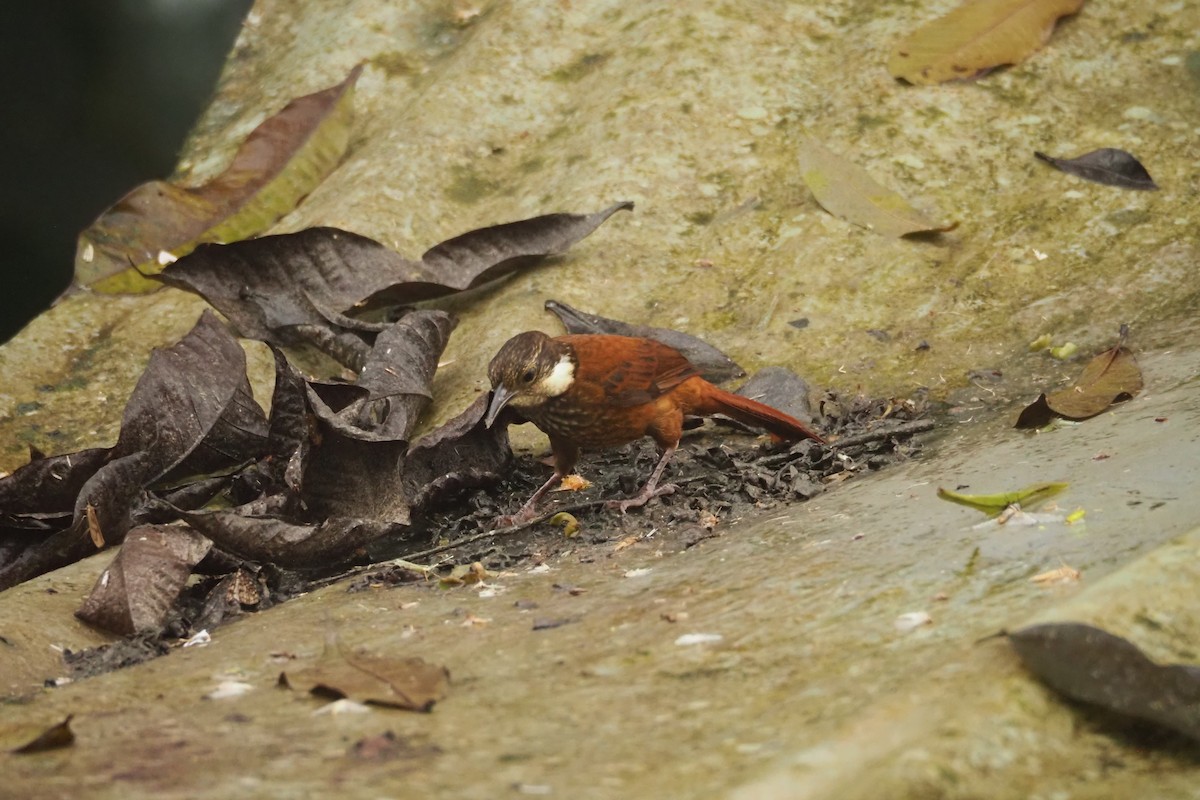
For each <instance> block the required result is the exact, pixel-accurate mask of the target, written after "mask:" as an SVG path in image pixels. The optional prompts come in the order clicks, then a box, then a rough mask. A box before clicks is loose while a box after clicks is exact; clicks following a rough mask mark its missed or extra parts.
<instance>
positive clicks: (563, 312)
mask: <svg viewBox="0 0 1200 800" xmlns="http://www.w3.org/2000/svg"><path fill="white" fill-rule="evenodd" d="M546 310H547V311H550V312H551V313H553V314H554V315H555V316H557V317H558V318H559V319H560V320H562V324H563V325H564V326H565V327H566V329H567V333H608V334H614V335H617V336H638V337H641V338H643V339H654V340H655V341H658V342H662V343H663V344H665V345H667V346H668V347H674V348H675V349H676V350H678V351H679V352H680V353H683V355H684V358H686V359H687V360H688V361H690V362H692V365H693V366H694V367H696V369H698V370H699V371H700V374H701V375H703V376H704V378H705V380H709V381H712V382H713V383H723V382H724V381H728V380H733V379H734V378H740V377H742V376H743V375H745V374H746V371H745V370H744V369H742V368H741V367H739V366H738V365H737V364H736V363H734V361H733V359H731V358H730V357H729V356H727V355H725V354H724V353H722V352H721V351H720V350H718V349H717V348H715V347H713V346H712V345H711V344H709V343H708V342H705V341H703V340H701V339H698V338H696V337H695V336H691V335H689V334H686V333H680V332H679V331H673V330H670V329H668V328H653V327H651V326H649V325H632V324H630V323H628V322H621V321H619V320H615V319H608V318H607V317H599V316H596V315H595V314H587V313H585V312H583V311H579V310H578V309H575V308H571V306H569V305H567V304H566V303H560V302H558V301H557V300H547V301H546Z"/></svg>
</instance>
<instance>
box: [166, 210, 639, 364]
mask: <svg viewBox="0 0 1200 800" xmlns="http://www.w3.org/2000/svg"><path fill="white" fill-rule="evenodd" d="M632 207H633V206H632V203H619V204H617V205H614V206H612V207H610V208H608V209H605V210H604V211H600V212H597V213H595V214H548V215H546V216H541V217H534V218H533V219H527V220H521V221H519V222H510V223H507V224H503V225H496V226H493V227H490V228H482V229H479V230H475V231H471V232H470V233H466V234H463V235H461V236H457V237H455V238H453V239H450V240H448V241H446V242H443V243H442V244H440V245H437V246H435V247H433V248H431V249H430V250H429V251H427V252H426V253H425V255H424V256H423V257H422V259H421V260H420V261H413V260H410V259H406V258H404V257H403V256H401V255H399V254H398V253H396V252H394V251H393V250H390V249H388V248H387V247H384V246H383V245H382V244H380V243H379V242H376V241H374V240H373V239H368V238H367V237H365V236H359V235H358V234H355V233H350V232H348V231H343V230H338V229H337V228H309V229H307V230H303V231H298V232H296V233H289V234H282V235H279V236H264V237H262V238H259V239H251V240H246V241H240V242H234V243H232V244H227V245H214V244H209V245H201V246H200V247H198V248H196V250H195V251H194V252H193V253H191V254H190V255H188V256H185V257H184V258H181V259H179V260H178V261H176V262H175V263H174V264H171V265H170V266H168V267H167V268H166V269H165V270H164V271H163V272H162V273H161V274H160V275H159V276H158V278H159V279H160V280H162V281H163V282H164V283H167V284H169V285H171V286H176V287H178V288H181V289H186V290H188V291H191V292H195V293H197V294H199V295H201V296H202V297H204V298H205V299H206V300H208V302H210V303H211V304H212V305H214V306H215V307H216V308H217V309H218V310H219V311H220V312H221V313H222V314H224V315H225V316H226V317H228V318H229V320H230V322H232V323H233V325H234V326H235V327H236V328H237V329H238V330H239V331H240V332H241V334H242V335H243V336H246V337H248V338H252V339H261V340H263V341H266V342H272V343H275V344H283V345H289V344H299V343H311V344H315V345H317V346H318V347H320V348H321V349H322V350H324V351H325V352H327V353H329V354H330V355H333V356H334V357H335V358H338V359H339V360H340V361H341V362H342V363H343V364H347V365H348V366H354V367H357V366H358V365H357V364H355V363H352V362H353V361H354V360H355V359H357V358H361V356H362V354H363V351H365V344H364V345H363V347H362V348H358V346H357V345H356V344H355V342H354V341H351V340H350V339H347V338H346V337H352V338H353V339H355V340H359V339H358V337H357V335H356V334H354V333H352V332H351V331H352V330H357V331H362V332H363V333H364V334H365V335H373V334H374V333H375V332H376V331H378V326H377V325H375V324H373V323H366V322H362V321H359V320H355V319H353V318H352V317H351V316H349V315H351V314H352V313H356V312H358V311H362V310H364V309H367V308H378V307H381V306H387V305H401V304H409V303H413V302H415V301H418V300H425V299H429V298H432V297H439V296H442V295H445V294H450V293H453V292H457V291H462V290H464V289H469V288H472V287H474V286H477V285H479V284H482V283H486V282H487V281H490V280H494V279H496V278H499V277H502V276H503V275H507V274H508V273H510V272H513V271H515V270H517V269H519V268H521V267H523V266H526V265H528V264H530V263H532V262H533V261H536V260H537V259H540V258H544V257H546V256H552V255H557V254H559V253H562V252H564V251H565V250H566V249H567V248H569V247H570V246H571V245H573V244H574V243H576V242H578V241H579V240H580V239H582V238H583V237H585V236H587V235H588V234H589V233H591V232H592V231H594V230H595V229H596V228H597V227H598V226H599V225H600V224H601V223H603V222H604V221H605V220H606V219H608V218H609V217H610V216H612V214H614V213H616V212H617V211H618V210H620V209H625V208H632ZM359 341H361V340H359ZM335 351H336V352H335Z"/></svg>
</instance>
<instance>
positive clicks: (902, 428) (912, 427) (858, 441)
mask: <svg viewBox="0 0 1200 800" xmlns="http://www.w3.org/2000/svg"><path fill="white" fill-rule="evenodd" d="M935 427H937V423H935V422H934V421H933V420H931V419H916V420H913V421H912V422H903V423H901V424H899V425H897V426H895V427H893V428H880V429H877V430H873V431H867V432H865V433H859V434H856V435H854V436H847V437H846V438H845V439H838V440H836V441H834V442H830V444H832V445H833V446H834V447H838V448H846V447H858V446H859V445H864V444H868V443H870V442H877V441H879V440H880V439H890V438H891V437H893V436H913V435H915V434H918V433H924V432H925V431H930V430H933V429H934V428H935Z"/></svg>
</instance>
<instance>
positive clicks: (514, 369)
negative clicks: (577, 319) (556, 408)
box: [484, 331, 575, 428]
mask: <svg viewBox="0 0 1200 800" xmlns="http://www.w3.org/2000/svg"><path fill="white" fill-rule="evenodd" d="M488 378H489V379H490V380H491V382H492V402H491V403H490V404H489V405H488V410H487V416H486V417H484V423H485V424H486V425H487V426H488V427H489V428H490V427H491V426H492V423H493V422H495V421H496V416H497V415H498V414H499V413H500V411H501V410H503V409H504V407H505V406H510V405H511V406H513V407H514V408H531V407H533V406H539V405H541V404H542V403H544V402H546V401H547V400H549V399H550V398H551V397H558V396H559V395H560V394H562V393H563V392H565V391H567V389H570V388H571V384H572V383H573V382H574V381H575V354H574V353H573V352H572V351H571V348H570V346H568V345H566V344H563V343H561V342H556V341H555V340H554V339H551V338H550V337H549V336H547V335H546V334H544V333H542V332H541V331H527V332H525V333H518V334H517V335H516V336H514V337H513V338H511V339H509V340H508V341H507V342H505V343H504V346H503V347H501V348H500V352H498V353H496V355H495V357H494V358H493V359H492V362H491V363H490V364H488Z"/></svg>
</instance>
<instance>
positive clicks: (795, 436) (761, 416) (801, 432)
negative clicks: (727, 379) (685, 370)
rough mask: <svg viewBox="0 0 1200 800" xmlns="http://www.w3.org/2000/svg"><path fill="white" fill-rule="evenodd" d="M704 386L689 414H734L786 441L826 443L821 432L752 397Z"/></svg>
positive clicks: (735, 416)
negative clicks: (698, 399) (806, 440)
mask: <svg viewBox="0 0 1200 800" xmlns="http://www.w3.org/2000/svg"><path fill="white" fill-rule="evenodd" d="M705 389H706V391H705V392H704V393H703V395H702V396H701V398H700V403H699V404H698V406H697V408H695V409H694V410H693V411H692V413H695V414H701V415H708V414H724V415H725V416H727V417H733V418H734V419H736V420H737V421H738V422H741V423H743V424H745V425H751V426H753V427H755V428H762V429H764V430H766V431H767V432H768V433H773V434H775V435H776V436H778V437H779V438H781V439H787V440H789V441H797V440H799V439H812V440H813V441H815V442H820V443H821V444H825V440H824V439H823V438H821V436H820V434H818V433H817V432H816V431H814V430H813V429H812V428H810V427H808V426H807V425H805V424H804V423H803V422H801V421H800V420H798V419H796V418H795V417H793V416H791V415H789V414H785V413H783V412H782V411H779V410H777V409H774V408H771V407H770V406H768V405H766V404H764V403H760V402H758V401H757V400H751V399H750V398H749V397H742V396H741V395H740V394H733V393H732V392H727V391H725V390H724V389H719V388H717V387H716V386H713V385H712V384H709V385H708V386H707V387H705Z"/></svg>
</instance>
